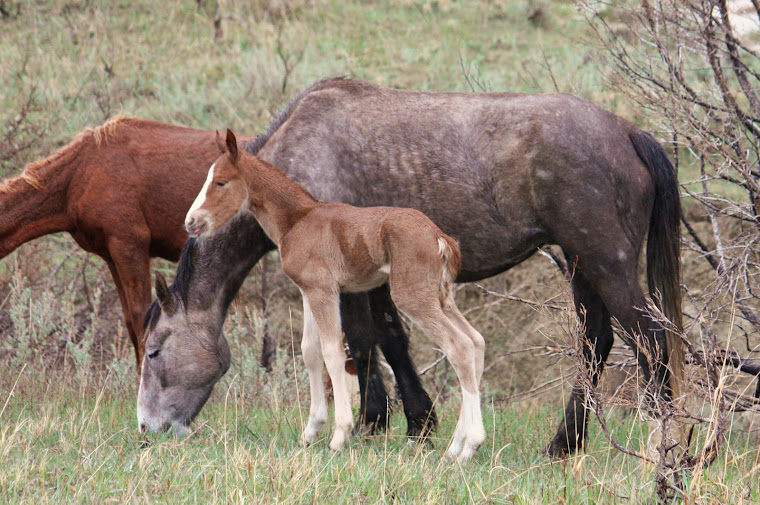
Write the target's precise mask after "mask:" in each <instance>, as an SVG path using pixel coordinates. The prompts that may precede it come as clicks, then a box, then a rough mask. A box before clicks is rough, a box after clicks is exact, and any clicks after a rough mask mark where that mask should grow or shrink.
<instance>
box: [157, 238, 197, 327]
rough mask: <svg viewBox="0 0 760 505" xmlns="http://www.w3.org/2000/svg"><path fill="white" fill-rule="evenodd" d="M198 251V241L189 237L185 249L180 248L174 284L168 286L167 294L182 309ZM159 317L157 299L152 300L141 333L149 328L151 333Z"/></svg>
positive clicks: (185, 301)
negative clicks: (178, 302)
mask: <svg viewBox="0 0 760 505" xmlns="http://www.w3.org/2000/svg"><path fill="white" fill-rule="evenodd" d="M196 249H198V239H196V238H195V237H189V238H188V239H187V242H185V247H183V248H182V255H181V256H180V257H179V263H177V275H176V276H175V277H174V282H172V285H171V286H169V294H170V295H171V296H172V297H174V298H176V299H178V300H179V301H180V302H181V304H182V307H183V310H184V308H185V307H187V297H188V292H189V290H190V280H191V279H192V277H193V271H194V269H195V266H194V261H193V258H194V257H195V250H196ZM160 316H161V306H160V305H159V304H158V299H156V300H153V301H152V302H151V304H150V307H148V310H147V312H145V321H144V322H143V331H145V330H147V329H148V328H150V330H151V331H153V330H154V329H155V328H156V324H158V318H159V317H160Z"/></svg>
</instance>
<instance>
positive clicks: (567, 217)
mask: <svg viewBox="0 0 760 505" xmlns="http://www.w3.org/2000/svg"><path fill="white" fill-rule="evenodd" d="M209 167H210V168H209ZM204 178H205V183H204ZM199 190H200V193H199ZM194 199H195V200H194ZM328 202H332V203H328ZM188 209H189V210H188ZM434 223H435V224H434ZM679 228H680V203H679V194H678V181H677V177H676V174H675V171H674V169H673V167H672V165H671V164H670V161H669V160H668V157H667V154H666V153H665V151H664V150H663V148H662V147H661V146H660V145H659V144H658V143H657V142H656V141H655V140H654V138H653V137H652V136H650V135H649V134H647V133H645V132H643V131H641V130H640V129H638V128H637V127H636V126H634V125H633V124H632V123H630V122H628V121H626V120H624V119H622V118H620V117H618V116H616V115H614V114H612V113H610V112H607V111H605V110H603V109H601V108H599V107H598V106H596V105H594V104H592V103H590V102H587V101H585V100H582V99H580V98H577V97H573V96H570V95H561V94H549V95H525V94H517V93H425V92H414V91H406V90H397V89H389V88H384V87H380V86H377V85H374V84H370V83H366V82H361V81H356V80H352V79H346V78H331V79H325V80H322V81H319V82H316V83H314V84H312V85H311V86H310V87H308V88H307V89H305V90H304V91H302V92H301V93H300V94H298V95H297V96H296V97H295V98H294V99H293V100H292V101H291V102H290V103H289V104H288V106H287V107H286V108H285V109H284V110H283V112H282V113H280V115H279V116H278V117H277V118H276V119H275V120H274V121H273V122H272V123H271V124H270V126H269V127H268V128H267V130H266V132H265V133H263V134H262V135H259V136H258V137H256V138H248V137H242V136H241V137H239V138H237V139H236V137H235V135H234V134H233V133H232V132H229V131H228V132H227V136H226V139H224V140H222V139H220V138H219V137H218V134H215V133H214V132H211V131H204V130H194V129H188V128H181V127H176V126H171V125H165V124H161V123H156V122H152V121H146V120H139V119H129V118H116V119H114V120H111V121H109V122H107V123H106V124H104V125H102V126H100V127H98V128H96V129H94V130H89V129H88V130H85V131H84V132H82V133H80V134H79V135H78V136H77V138H76V139H75V140H74V141H73V142H72V143H71V144H69V145H67V146H65V147H63V148H61V149H60V150H59V151H58V152H57V153H55V154H54V155H53V156H51V157H49V158H47V159H44V160H42V161H39V162H35V163H32V164H30V165H28V166H27V167H26V168H25V170H24V172H23V173H22V174H21V175H20V176H19V177H17V178H16V179H12V180H9V181H6V183H5V184H4V185H3V186H2V187H0V257H3V256H6V255H7V254H9V253H10V252H12V251H13V250H14V249H16V248H17V247H18V246H19V245H21V244H23V243H24V242H27V241H29V240H32V239H34V238H37V237H39V236H42V235H45V234H48V233H54V232H60V231H66V232H69V233H70V234H71V235H72V236H73V237H74V239H75V240H76V242H77V243H78V244H79V245H80V246H81V247H82V248H83V249H85V250H87V251H90V252H93V253H95V254H98V255H99V256H101V257H102V258H103V259H104V260H105V261H106V263H107V264H108V267H109V269H110V271H111V274H112V276H113V279H114V282H115V284H116V287H117V291H118V293H119V298H120V301H121V304H122V308H123V310H124V314H125V319H126V323H127V329H128V332H129V335H130V338H131V340H132V343H133V345H134V348H135V356H136V359H137V365H138V375H139V376H140V377H141V380H140V388H139V392H138V402H137V405H138V407H137V416H138V425H139V428H140V430H144V429H151V430H159V429H166V428H169V427H173V428H174V429H175V430H176V431H178V432H184V431H186V430H187V429H188V427H189V425H190V423H191V422H192V420H193V418H194V417H195V416H196V415H197V414H198V412H199V411H200V410H201V408H202V407H203V405H204V403H205V402H206V400H207V399H208V396H209V394H210V393H211V391H212V389H213V386H214V384H215V383H216V382H217V381H218V380H219V379H220V378H221V376H222V375H223V374H224V373H225V372H226V371H227V368H228V367H229V363H230V350H229V347H228V345H227V341H226V340H225V337H224V335H223V333H222V326H223V323H224V320H225V317H226V314H227V311H228V309H229V306H230V304H231V302H232V300H233V299H234V297H235V295H236V293H237V291H238V290H239V289H240V286H241V285H242V282H243V280H244V279H245V277H246V276H247V274H248V273H249V272H250V270H251V269H252V268H253V266H254V265H255V264H256V263H257V261H258V260H259V259H260V258H261V257H262V256H263V255H264V254H265V253H266V252H268V251H270V250H272V249H274V248H276V247H277V248H279V250H280V256H281V259H282V266H283V270H284V272H285V273H286V274H287V275H288V276H289V277H290V278H291V279H292V280H293V281H294V282H295V284H296V285H297V286H298V287H299V289H300V290H301V293H302V295H303V303H304V331H303V340H302V346H301V350H302V354H303V359H304V363H305V365H306V368H307V370H308V373H309V378H310V388H311V389H310V391H311V408H310V411H309V420H308V424H307V426H306V428H305V430H304V432H303V435H302V440H303V442H305V443H311V442H313V441H314V440H316V438H317V434H318V432H319V429H320V428H321V427H322V425H323V424H324V423H325V422H326V420H327V407H326V400H325V394H324V387H323V384H322V381H321V370H322V366H323V364H324V365H326V367H327V370H328V374H329V375H330V377H331V379H332V382H333V387H334V388H335V392H334V393H335V430H334V433H333V437H332V440H331V442H330V448H331V449H334V450H338V449H340V448H341V447H342V446H343V444H344V443H345V441H346V439H347V437H348V436H349V435H350V433H351V428H352V425H353V419H352V415H351V410H350V402H349V397H348V393H347V391H346V390H345V389H344V388H343V385H345V381H344V380H343V379H342V374H343V373H345V369H344V366H343V358H342V349H341V338H342V337H341V331H343V332H344V333H345V337H346V340H347V341H348V344H349V348H350V352H351V356H352V358H353V359H354V362H355V365H356V368H357V372H358V376H359V377H361V378H362V380H360V381H359V383H360V384H359V385H360V393H361V394H360V398H361V409H360V419H359V423H360V424H363V425H366V426H367V428H369V429H370V430H373V429H376V428H383V427H385V425H386V424H387V408H386V406H387V394H386V391H385V389H384V385H383V382H382V379H381V375H380V373H379V365H378V361H377V347H379V348H380V350H381V351H382V353H383V355H384V357H385V358H386V360H387V361H388V364H389V365H390V366H391V368H392V369H393V372H394V374H395V377H396V381H397V383H398V386H399V392H400V396H401V399H402V402H403V407H404V412H405V414H406V417H407V435H408V436H409V437H421V438H424V437H425V436H426V435H427V434H428V433H429V432H430V431H431V430H432V429H434V428H435V427H436V424H437V417H436V414H435V410H434V407H433V404H432V402H431V400H430V398H429V396H428V395H427V393H426V392H425V390H424V389H423V388H422V386H421V383H420V379H419V377H418V375H417V373H416V371H415V369H414V366H413V364H412V361H411V359H410V357H409V349H408V346H409V341H408V335H407V334H406V333H405V331H404V328H403V325H402V324H401V320H400V317H399V314H398V311H397V308H398V309H400V310H401V311H402V312H404V313H405V314H406V315H407V316H408V317H410V319H411V320H412V321H414V322H415V324H418V325H419V326H420V327H421V328H422V329H423V330H424V331H425V333H426V334H427V335H428V336H429V337H430V338H431V339H433V340H434V341H435V342H437V343H438V344H439V345H440V347H441V348H442V349H443V350H444V351H445V353H446V355H447V358H448V359H449V360H450V362H451V363H452V366H453V368H454V369H455V371H456V373H457V376H458V378H459V381H460V385H461V388H462V405H461V410H460V417H459V421H458V423H457V426H456V428H455V432H454V435H453V437H452V443H451V445H450V446H449V449H448V451H447V455H448V456H450V457H457V458H459V459H467V458H469V457H471V456H472V455H473V454H474V453H475V451H476V450H477V448H478V446H479V445H480V444H482V442H483V440H484V438H485V432H484V429H483V423H482V418H481V412H480V397H479V384H480V379H481V375H482V372H483V352H484V345H485V343H484V341H483V338H482V336H481V335H480V333H478V332H477V330H475V329H474V328H473V327H472V326H470V324H469V323H468V322H467V321H466V319H465V318H464V317H463V316H462V314H461V313H460V312H459V310H458V309H457V308H456V305H455V304H454V300H453V296H452V292H451V284H452V283H453V282H454V281H455V280H456V281H458V282H468V281H475V280H479V279H483V278H485V277H489V276H492V275H495V274H498V273H500V272H503V271H505V270H507V269H509V268H511V267H512V266H514V265H516V264H518V263H520V262H521V261H523V260H524V259H526V258H528V257H529V256H531V255H532V254H533V253H535V252H536V250H537V249H538V248H539V247H540V246H542V245H544V244H556V245H558V246H559V247H561V249H562V251H563V253H564V255H565V257H566V259H567V261H568V264H569V265H570V266H571V270H572V271H571V276H570V278H571V283H572V290H573V297H574V302H575V305H576V310H577V313H578V316H579V317H580V318H581V320H582V323H583V324H582V327H583V328H584V331H585V337H586V338H584V339H582V340H583V342H582V349H583V354H584V356H585V358H586V360H585V361H586V364H587V366H588V367H589V372H590V374H591V378H592V381H593V382H594V383H596V382H597V381H598V378H599V374H600V373H601V371H602V369H603V366H604V363H605V361H606V359H607V356H608V354H609V352H610V349H611V347H612V341H613V332H612V325H611V317H615V318H616V319H617V321H618V322H619V324H620V326H621V328H622V330H623V332H622V334H623V338H626V339H627V340H628V341H629V343H630V344H631V345H632V347H633V348H634V350H635V352H636V355H637V359H638V362H639V365H640V368H641V371H642V375H643V378H644V379H645V381H646V383H647V390H648V392H650V393H652V394H659V395H660V396H661V397H662V398H664V399H668V400H669V399H671V398H673V397H674V396H678V395H679V385H680V384H679V383H680V381H681V379H682V374H683V348H682V344H681V340H680V335H679V334H678V332H679V331H680V329H681V298H680V251H679V237H680V229H679ZM188 233H189V234H190V238H187V237H188ZM645 237H646V239H647V251H646V257H647V282H648V284H649V289H650V292H651V293H652V294H653V295H655V294H656V296H653V299H654V302H655V304H656V305H658V307H659V309H660V310H661V312H662V314H664V316H665V317H666V318H667V319H668V320H669V321H670V322H671V323H672V326H671V325H668V326H667V327H665V326H663V324H661V323H660V321H659V320H658V319H657V318H654V317H653V316H651V315H650V313H649V312H648V311H647V309H646V307H647V302H646V297H645V295H644V292H643V291H642V289H641V287H640V285H639V283H638V258H639V255H640V253H641V249H642V246H643V243H644V239H645ZM153 256H160V257H164V258H167V259H169V260H177V259H179V263H178V267H177V273H176V276H175V278H174V282H173V283H172V285H171V286H168V285H167V284H166V281H165V280H164V279H163V277H162V276H160V275H158V274H157V276H156V295H157V299H156V300H155V301H154V302H153V303H152V304H151V303H150V293H151V291H150V284H151V283H150V270H149V268H150V258H151V257H153ZM583 373H585V372H583ZM586 424H587V411H586V409H585V407H584V391H583V388H582V387H581V381H580V379H579V383H578V385H576V387H575V388H574V389H573V392H572V395H571V397H570V400H569V402H568V405H567V408H566V411H565V415H564V419H563V420H562V422H561V423H560V425H559V427H558V429H557V432H556V434H555V436H554V438H553V439H552V441H551V442H550V444H549V446H548V448H547V450H548V452H549V454H551V455H554V456H560V455H563V454H567V453H571V452H573V451H575V450H577V449H579V448H581V447H582V446H583V442H584V437H585V435H586Z"/></svg>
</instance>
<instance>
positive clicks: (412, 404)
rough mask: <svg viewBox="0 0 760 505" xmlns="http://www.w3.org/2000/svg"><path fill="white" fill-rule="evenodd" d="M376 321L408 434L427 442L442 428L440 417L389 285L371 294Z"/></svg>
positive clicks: (376, 328)
mask: <svg viewBox="0 0 760 505" xmlns="http://www.w3.org/2000/svg"><path fill="white" fill-rule="evenodd" d="M369 301H370V307H371V309H372V319H373V321H374V325H375V330H376V331H377V339H378V340H379V342H380V348H381V349H382V351H383V355H384V356H385V359H386V360H387V361H388V364H389V365H390V366H391V368H392V369H393V374H394V375H395V377H396V383H397V384H398V390H399V394H400V395H401V400H402V402H403V404H404V414H405V415H406V435H407V437H409V438H410V439H412V440H422V439H425V438H426V437H427V436H428V435H429V434H430V432H431V431H433V430H434V429H435V428H436V426H437V425H438V417H437V416H436V413H435V408H434V407H433V402H432V401H431V400H430V397H429V396H428V394H427V392H426V391H425V389H424V388H423V387H422V381H420V376H419V375H418V374H417V370H416V369H415V368H414V363H412V359H411V357H410V356H409V335H408V334H407V333H406V331H404V327H403V325H402V324H401V318H400V317H399V314H398V311H397V310H396V306H395V305H394V304H393V300H392V299H391V294H390V289H389V286H388V284H384V285H382V286H380V287H378V288H375V289H373V290H371V291H370V292H369Z"/></svg>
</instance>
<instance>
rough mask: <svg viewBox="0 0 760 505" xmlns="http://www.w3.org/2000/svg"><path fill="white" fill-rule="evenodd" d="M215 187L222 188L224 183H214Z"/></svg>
mask: <svg viewBox="0 0 760 505" xmlns="http://www.w3.org/2000/svg"><path fill="white" fill-rule="evenodd" d="M216 185H217V186H218V187H220V188H223V187H224V183H223V182H217V183H216Z"/></svg>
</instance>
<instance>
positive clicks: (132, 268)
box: [108, 239, 151, 386]
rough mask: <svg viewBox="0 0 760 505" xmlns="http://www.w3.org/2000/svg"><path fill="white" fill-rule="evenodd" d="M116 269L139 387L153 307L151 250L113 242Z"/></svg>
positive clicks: (110, 248)
mask: <svg viewBox="0 0 760 505" xmlns="http://www.w3.org/2000/svg"><path fill="white" fill-rule="evenodd" d="M108 249H109V252H110V253H111V259H112V262H113V266H112V265H111V263H109V265H108V266H109V269H110V270H111V275H112V276H113V279H114V282H115V283H116V288H117V290H118V292H119V300H120V301H121V307H122V310H123V311H124V320H125V322H126V325H127V332H128V333H129V339H130V340H131V341H132V346H133V347H134V350H135V361H136V364H137V368H136V369H137V385H138V386H139V384H140V373H141V368H142V358H143V354H144V350H145V339H144V335H143V318H144V317H145V310H146V309H147V308H148V305H149V304H150V300H151V296H150V257H149V256H148V247H147V246H145V247H144V248H141V247H136V246H135V244H133V243H128V242H127V241H124V240H115V239H113V240H110V241H109V244H108Z"/></svg>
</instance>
